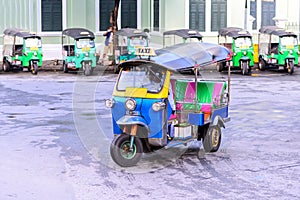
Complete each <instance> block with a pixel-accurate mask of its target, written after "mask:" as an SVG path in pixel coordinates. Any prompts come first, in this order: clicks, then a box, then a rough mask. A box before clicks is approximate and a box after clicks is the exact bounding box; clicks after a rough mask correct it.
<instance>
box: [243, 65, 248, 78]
mask: <svg viewBox="0 0 300 200" xmlns="http://www.w3.org/2000/svg"><path fill="white" fill-rule="evenodd" d="M247 68H248V63H247V62H242V74H243V75H247V74H248V69H247Z"/></svg>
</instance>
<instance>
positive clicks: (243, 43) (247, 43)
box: [235, 37, 252, 49]
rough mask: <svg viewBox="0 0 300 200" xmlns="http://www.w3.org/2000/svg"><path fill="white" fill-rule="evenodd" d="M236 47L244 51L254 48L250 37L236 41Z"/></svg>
mask: <svg viewBox="0 0 300 200" xmlns="http://www.w3.org/2000/svg"><path fill="white" fill-rule="evenodd" d="M235 46H236V47H238V48H242V49H247V48H250V47H251V46H252V41H251V38H249V37H239V38H236V39H235Z"/></svg>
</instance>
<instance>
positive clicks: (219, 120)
mask: <svg viewBox="0 0 300 200" xmlns="http://www.w3.org/2000/svg"><path fill="white" fill-rule="evenodd" d="M210 125H211V126H218V127H223V128H225V121H224V119H223V118H222V117H221V116H219V115H217V116H216V117H215V118H214V120H213V122H212V123H211V124H210Z"/></svg>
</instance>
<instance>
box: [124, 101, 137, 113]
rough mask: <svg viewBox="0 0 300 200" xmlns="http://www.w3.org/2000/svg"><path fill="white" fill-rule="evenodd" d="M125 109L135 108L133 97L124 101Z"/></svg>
mask: <svg viewBox="0 0 300 200" xmlns="http://www.w3.org/2000/svg"><path fill="white" fill-rule="evenodd" d="M125 106H126V108H127V110H134V109H135V108H136V102H135V100H134V99H127V100H126V102H125Z"/></svg>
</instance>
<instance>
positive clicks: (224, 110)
mask: <svg viewBox="0 0 300 200" xmlns="http://www.w3.org/2000/svg"><path fill="white" fill-rule="evenodd" d="M216 116H220V117H222V118H223V119H225V118H227V117H228V106H226V107H223V108H219V109H215V110H214V112H213V113H212V117H211V119H212V121H213V120H214V119H215V117H216Z"/></svg>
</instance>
